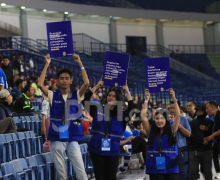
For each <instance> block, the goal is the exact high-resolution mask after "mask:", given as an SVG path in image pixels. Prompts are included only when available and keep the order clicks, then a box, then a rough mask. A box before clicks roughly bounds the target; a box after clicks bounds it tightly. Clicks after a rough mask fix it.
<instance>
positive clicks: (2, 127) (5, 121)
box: [0, 89, 17, 134]
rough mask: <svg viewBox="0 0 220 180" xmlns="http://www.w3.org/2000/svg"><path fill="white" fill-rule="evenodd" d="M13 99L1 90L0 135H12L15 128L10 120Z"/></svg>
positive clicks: (4, 90) (7, 92) (6, 91)
mask: <svg viewBox="0 0 220 180" xmlns="http://www.w3.org/2000/svg"><path fill="white" fill-rule="evenodd" d="M12 102H13V97H12V96H11V95H10V93H9V91H8V90H6V89H3V90H1V91H0V133H1V134H3V133H13V132H16V131H17V127H16V125H15V123H14V121H13V119H12V118H11V117H12V115H13V108H12Z"/></svg>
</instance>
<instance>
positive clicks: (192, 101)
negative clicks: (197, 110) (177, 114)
mask: <svg viewBox="0 0 220 180" xmlns="http://www.w3.org/2000/svg"><path fill="white" fill-rule="evenodd" d="M189 102H190V103H192V104H193V105H194V106H195V107H196V106H197V104H196V102H195V101H194V100H189V101H188V103H189Z"/></svg>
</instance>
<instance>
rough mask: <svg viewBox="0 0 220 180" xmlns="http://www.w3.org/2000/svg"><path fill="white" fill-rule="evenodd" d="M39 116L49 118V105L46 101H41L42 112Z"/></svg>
mask: <svg viewBox="0 0 220 180" xmlns="http://www.w3.org/2000/svg"><path fill="white" fill-rule="evenodd" d="M41 114H42V115H45V116H46V119H47V118H50V105H49V102H48V100H45V99H44V100H43V102H42V110H41Z"/></svg>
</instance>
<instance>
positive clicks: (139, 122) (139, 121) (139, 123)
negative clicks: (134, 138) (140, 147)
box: [133, 120, 142, 129]
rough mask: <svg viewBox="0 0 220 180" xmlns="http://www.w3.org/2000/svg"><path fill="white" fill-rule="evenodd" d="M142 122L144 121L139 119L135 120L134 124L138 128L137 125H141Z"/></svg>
mask: <svg viewBox="0 0 220 180" xmlns="http://www.w3.org/2000/svg"><path fill="white" fill-rule="evenodd" d="M141 123H142V121H141V120H138V121H134V122H133V126H134V127H135V128H136V129H137V127H138V126H140V125H141Z"/></svg>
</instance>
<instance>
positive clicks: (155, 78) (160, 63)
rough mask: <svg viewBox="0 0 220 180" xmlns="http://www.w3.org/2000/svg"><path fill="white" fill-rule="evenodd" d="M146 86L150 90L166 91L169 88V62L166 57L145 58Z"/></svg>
mask: <svg viewBox="0 0 220 180" xmlns="http://www.w3.org/2000/svg"><path fill="white" fill-rule="evenodd" d="M144 61H145V65H146V77H147V82H146V88H147V89H149V91H150V92H161V91H166V90H168V89H169V88H170V86H171V85H170V63H169V58H168V57H160V58H146V59H145V60H144Z"/></svg>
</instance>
